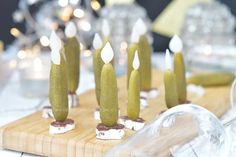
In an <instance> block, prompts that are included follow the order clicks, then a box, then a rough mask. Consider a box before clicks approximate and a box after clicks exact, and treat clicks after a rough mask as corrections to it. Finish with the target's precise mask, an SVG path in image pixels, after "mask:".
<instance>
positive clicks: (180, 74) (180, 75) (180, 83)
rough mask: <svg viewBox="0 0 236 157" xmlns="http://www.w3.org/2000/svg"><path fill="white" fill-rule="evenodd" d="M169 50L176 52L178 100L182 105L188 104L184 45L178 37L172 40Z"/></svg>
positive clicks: (175, 67)
mask: <svg viewBox="0 0 236 157" xmlns="http://www.w3.org/2000/svg"><path fill="white" fill-rule="evenodd" d="M169 48H170V50H171V51H172V52H174V72H175V76H176V85H177V91H178V100H179V103H180V104H183V103H186V102H187V87H186V77H185V65H184V58H183V54H182V49H183V43H182V41H181V39H180V38H179V37H178V36H177V35H175V36H174V37H173V38H172V39H171V40H170V43H169Z"/></svg>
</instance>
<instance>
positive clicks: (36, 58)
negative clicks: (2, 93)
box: [0, 0, 236, 96]
mask: <svg viewBox="0 0 236 157" xmlns="http://www.w3.org/2000/svg"><path fill="white" fill-rule="evenodd" d="M0 12H1V14H0V20H1V31H0V52H1V53H0V54H1V55H0V65H1V66H0V74H1V75H2V77H0V87H1V84H4V83H6V82H7V81H8V79H7V78H8V76H9V75H10V74H12V71H16V72H17V74H18V75H17V76H18V77H19V80H20V86H21V90H22V91H23V92H22V91H21V93H26V95H30V96H31V95H32V93H38V94H39V95H47V92H48V89H47V88H45V87H47V86H48V73H49V70H50V48H49V44H50V41H49V36H50V33H51V32H52V31H53V30H54V31H56V32H57V34H58V35H59V36H60V38H61V39H62V40H64V39H65V35H64V29H65V25H66V24H67V23H68V22H69V21H72V22H74V23H75V24H76V26H77V30H78V31H77V38H78V39H79V41H80V48H81V69H82V71H85V72H89V73H90V74H92V70H93V69H92V55H93V51H94V49H93V46H92V41H93V38H94V34H95V33H99V34H100V35H101V36H102V38H104V34H103V31H102V28H103V26H104V22H103V21H104V20H105V21H107V22H108V26H109V28H110V34H109V37H110V41H111V42H112V46H113V49H114V52H115V61H116V62H115V63H116V64H115V68H116V73H117V75H118V76H120V75H123V74H125V73H126V69H127V68H126V67H127V48H128V46H129V44H130V43H131V41H130V36H131V32H132V29H133V26H134V24H135V22H136V21H137V20H138V19H139V18H141V19H142V20H143V21H144V23H145V25H146V27H147V30H148V31H147V34H148V37H149V42H150V44H151V45H152V48H153V54H152V62H153V66H154V67H157V68H159V69H161V67H163V66H164V63H163V59H161V58H163V56H164V55H163V53H161V52H164V51H165V49H166V48H168V43H169V41H170V38H171V37H172V36H173V35H175V34H177V35H179V36H180V37H181V39H182V40H183V46H184V49H183V53H184V57H185V61H186V68H187V70H188V71H199V70H201V71H202V70H213V71H218V70H226V71H233V72H235V71H236V62H235V60H236V44H235V43H236V42H235V41H236V33H235V25H236V22H235V16H236V1H235V0H187V1H186V0H10V1H7V0H3V1H0ZM157 54H158V55H159V56H157ZM82 78H85V77H83V75H82ZM40 87H41V88H40ZM36 95H37V94H36Z"/></svg>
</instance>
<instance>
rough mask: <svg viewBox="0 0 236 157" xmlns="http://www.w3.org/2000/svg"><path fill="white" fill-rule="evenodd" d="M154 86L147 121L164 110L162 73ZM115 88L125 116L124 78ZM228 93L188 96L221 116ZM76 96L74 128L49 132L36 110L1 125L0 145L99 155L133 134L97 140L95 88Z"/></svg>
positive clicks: (55, 156) (58, 156)
mask: <svg viewBox="0 0 236 157" xmlns="http://www.w3.org/2000/svg"><path fill="white" fill-rule="evenodd" d="M153 87H157V88H158V89H159V90H160V95H159V96H158V97H157V98H155V99H152V100H150V101H149V104H150V105H149V107H148V108H146V109H144V110H142V111H141V117H142V118H144V119H145V120H146V121H147V122H149V121H150V120H152V119H153V118H154V117H155V116H156V115H158V114H159V113H160V112H161V111H163V110H165V109H166V105H165V101H164V87H163V73H162V72H159V71H155V70H154V71H153ZM118 91H119V93H118V95H119V107H120V110H121V115H126V104H127V91H126V78H125V77H121V78H119V79H118ZM229 92H230V87H229V86H223V87H216V88H207V89H206V94H205V95H204V96H203V97H199V96H197V95H195V94H189V95H188V99H189V100H191V101H192V102H193V103H195V104H199V105H201V106H203V107H205V108H207V109H208V110H210V111H211V112H213V113H215V114H216V115H217V116H218V117H220V116H221V115H222V114H224V113H225V112H226V111H227V109H228V108H229ZM79 99H80V106H79V108H74V109H71V110H70V114H69V118H72V119H74V120H75V123H76V128H75V130H73V131H70V132H68V133H65V134H61V135H50V134H49V131H48V128H49V124H50V122H52V121H53V120H52V119H43V118H41V113H40V112H37V113H34V114H32V115H29V116H27V117H25V118H22V119H19V120H17V121H15V122H13V123H10V124H8V125H6V126H3V127H2V128H0V147H1V148H4V149H10V150H16V151H21V152H27V153H32V154H37V155H43V156H50V157H102V156H103V155H104V154H105V152H106V151H107V150H108V149H109V148H111V147H112V146H114V145H117V144H120V143H121V142H122V141H124V140H126V139H127V138H128V137H130V136H132V135H133V134H134V133H135V132H133V131H130V130H125V132H126V135H125V137H124V138H123V139H122V140H98V139H96V137H95V136H96V135H95V127H96V125H97V124H98V123H99V121H96V120H94V118H93V112H94V111H95V109H96V108H97V102H96V98H95V92H94V90H90V91H88V92H86V93H84V94H81V95H80V96H79ZM16 105H17V104H16ZM171 138H172V137H171ZM163 147H164V146H163Z"/></svg>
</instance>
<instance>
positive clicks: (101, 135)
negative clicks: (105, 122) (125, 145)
mask: <svg viewBox="0 0 236 157" xmlns="http://www.w3.org/2000/svg"><path fill="white" fill-rule="evenodd" d="M124 135H125V131H124V130H123V129H109V130H101V131H100V130H98V129H97V128H96V138H97V139H101V140H120V139H122V138H123V137H124Z"/></svg>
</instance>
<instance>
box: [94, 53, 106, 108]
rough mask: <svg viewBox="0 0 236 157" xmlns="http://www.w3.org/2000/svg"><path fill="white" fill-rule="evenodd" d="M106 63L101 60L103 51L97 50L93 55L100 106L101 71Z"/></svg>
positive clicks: (96, 90) (96, 89)
mask: <svg viewBox="0 0 236 157" xmlns="http://www.w3.org/2000/svg"><path fill="white" fill-rule="evenodd" d="M103 65H104V63H103V61H102V59H101V49H97V50H95V53H94V55H93V71H94V79H95V92H96V99H97V102H98V105H100V92H101V84H100V83H101V82H100V81H101V71H102V67H103Z"/></svg>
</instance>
